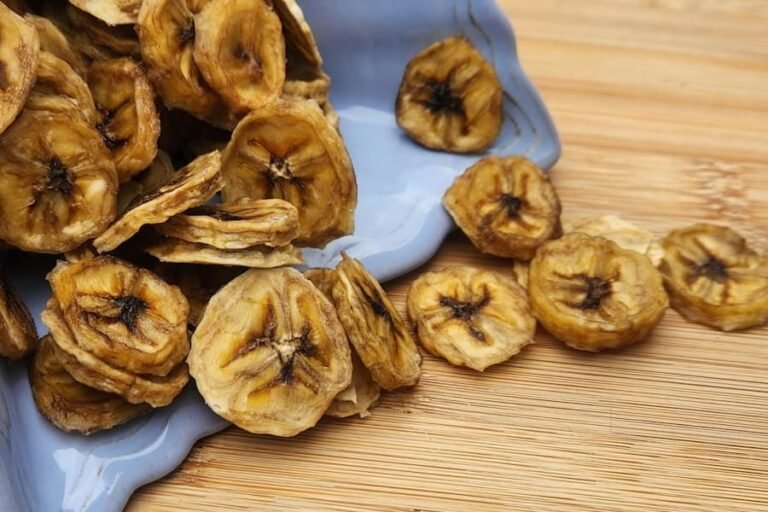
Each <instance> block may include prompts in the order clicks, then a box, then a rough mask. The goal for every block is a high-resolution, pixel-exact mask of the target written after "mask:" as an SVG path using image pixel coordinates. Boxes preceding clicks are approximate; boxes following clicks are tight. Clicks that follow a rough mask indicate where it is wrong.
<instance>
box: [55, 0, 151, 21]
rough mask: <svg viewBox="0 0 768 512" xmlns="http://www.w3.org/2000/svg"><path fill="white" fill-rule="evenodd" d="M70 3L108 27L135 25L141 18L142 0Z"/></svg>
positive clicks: (78, 0)
mask: <svg viewBox="0 0 768 512" xmlns="http://www.w3.org/2000/svg"><path fill="white" fill-rule="evenodd" d="M69 2H70V3H71V4H72V5H74V6H75V7H77V8H79V9H82V10H83V11H85V12H87V13H88V14H90V15H92V16H94V17H96V18H98V19H100V20H101V21H103V22H104V23H106V24H107V25H133V24H134V23H136V20H138V18H139V7H141V2H142V0H106V1H105V0H69Z"/></svg>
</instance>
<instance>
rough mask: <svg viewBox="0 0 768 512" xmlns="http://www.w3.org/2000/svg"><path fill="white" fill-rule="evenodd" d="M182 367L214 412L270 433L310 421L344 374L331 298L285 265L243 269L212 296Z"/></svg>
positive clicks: (287, 432)
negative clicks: (185, 365) (241, 272)
mask: <svg viewBox="0 0 768 512" xmlns="http://www.w3.org/2000/svg"><path fill="white" fill-rule="evenodd" d="M189 368H190V372H191V373H192V376H193V377H194V378H195V381H196V382H197V388H198V390H200V394H202V395H203V398H204V399H205V402H206V403H207V404H208V406H209V407H210V408H211V409H213V411H214V412H215V413H216V414H218V415H220V416H222V417H224V418H226V419H228V420H229V421H231V422H233V423H234V424H235V425H237V426H239V427H241V428H243V429H245V430H248V431H249V432H253V433H256V434H272V435H277V436H293V435H296V434H298V433H299V432H301V431H303V430H306V429H308V428H311V427H313V426H314V425H315V424H316V423H317V421H318V420H319V419H320V418H321V417H322V415H323V413H324V412H325V410H326V409H327V408H328V406H329V405H330V403H331V401H332V400H333V398H334V397H335V396H336V395H337V394H338V393H339V392H340V391H341V390H342V389H344V388H345V387H346V386H348V385H349V383H350V382H351V377H352V362H351V360H350V352H349V346H348V344H347V341H346V337H345V335H344V329H343V327H342V326H341V324H340V323H339V320H338V317H337V316H336V312H335V311H334V309H333V306H332V305H331V303H330V302H329V301H328V299H326V298H325V297H324V296H323V295H322V294H321V293H320V292H319V291H318V290H317V289H316V288H315V287H314V286H312V283H310V282H309V281H307V280H306V279H305V278H304V277H302V275H301V274H300V273H299V272H297V271H296V270H293V269H287V268H283V269H272V270H250V271H248V272H246V273H245V274H243V275H241V276H240V277H238V278H236V279H234V280H233V281H232V282H230V283H229V284H228V285H226V286H225V287H223V288H222V289H221V290H219V291H218V292H217V293H216V295H214V296H213V298H212V299H211V301H210V302H209V303H208V307H207V308H206V310H205V314H204V315H203V319H202V320H201V321H200V325H198V326H197V330H195V334H194V336H193V337H192V351H191V352H190V355H189Z"/></svg>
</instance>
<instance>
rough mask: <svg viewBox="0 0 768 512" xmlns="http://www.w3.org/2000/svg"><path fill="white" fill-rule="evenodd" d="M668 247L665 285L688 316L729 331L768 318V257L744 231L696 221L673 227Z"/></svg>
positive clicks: (665, 242)
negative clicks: (686, 225)
mask: <svg viewBox="0 0 768 512" xmlns="http://www.w3.org/2000/svg"><path fill="white" fill-rule="evenodd" d="M662 245H663V247H664V251H665V254H664V259H663V260H662V263H661V266H660V269H661V272H662V274H663V276H664V284H665V285H666V288H667V291H668V292H669V296H670V299H671V302H672V307H673V308H675V309H676V310H677V311H678V312H679V313H680V314H681V315H683V316H684V317H685V318H687V319H688V320H691V321H693V322H698V323H702V324H705V325H709V326H712V327H715V328H717V329H720V330H723V331H733V330H736V329H746V328H748V327H754V326H758V325H762V324H765V323H766V322H768V256H761V255H759V254H757V253H756V252H755V251H754V250H752V249H750V248H749V246H748V245H747V241H746V240H744V238H742V237H741V236H740V235H739V234H738V233H736V232H734V231H733V230H731V229H729V228H727V227H723V226H715V225H712V224H695V225H693V226H690V227H687V228H682V229H676V230H674V231H672V232H671V233H669V234H668V235H667V237H666V238H665V239H664V240H663V242H662Z"/></svg>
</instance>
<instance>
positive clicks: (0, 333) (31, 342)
mask: <svg viewBox="0 0 768 512" xmlns="http://www.w3.org/2000/svg"><path fill="white" fill-rule="evenodd" d="M36 341H37V329H35V322H34V320H32V315H30V314H29V309H27V306H26V305H25V304H24V302H23V301H22V300H21V298H20V297H19V296H18V294H17V293H16V290H14V289H13V287H12V286H11V284H10V283H9V282H8V281H7V280H6V279H5V276H4V275H0V356H2V357H7V358H10V359H20V358H22V357H24V356H26V355H27V354H29V353H30V352H32V351H33V350H34V349H35V343H36Z"/></svg>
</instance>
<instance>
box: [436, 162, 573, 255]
mask: <svg viewBox="0 0 768 512" xmlns="http://www.w3.org/2000/svg"><path fill="white" fill-rule="evenodd" d="M443 205H444V206H445V208H446V209H447V210H448V213H450V214H451V217H453V220H454V221H456V224H458V226H459V227H460V228H461V230H462V231H463V232H464V234H466V235H467V237H469V239H470V240H471V241H472V243H473V244H474V245H475V247H477V248H478V249H479V250H480V251H481V252H483V253H485V254H493V255H494V256H502V257H506V258H515V259H518V260H524V261H528V260H530V259H531V258H533V255H534V254H535V253H536V249H537V248H538V247H539V246H540V245H541V244H543V243H544V242H546V241H547V240H549V239H551V238H557V237H558V236H560V234H561V231H562V228H561V225H560V199H558V197H557V193H556V192H555V189H554V187H553V186H552V183H550V181H549V178H548V177H547V176H546V175H545V174H544V173H542V172H541V170H540V169H539V168H538V167H537V166H536V164H534V163H533V162H531V161H530V160H528V159H526V158H523V157H507V158H499V157H495V156H491V157H487V158H483V159H482V160H480V161H479V162H477V163H476V164H475V165H473V166H472V167H470V168H469V169H467V170H466V171H464V174H462V175H461V176H459V177H458V178H456V180H455V181H454V182H453V184H452V185H451V186H450V188H449V189H448V191H447V192H446V193H445V195H444V196H443Z"/></svg>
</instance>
